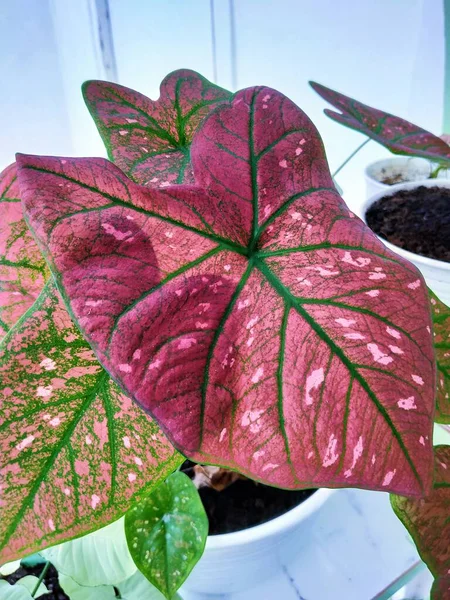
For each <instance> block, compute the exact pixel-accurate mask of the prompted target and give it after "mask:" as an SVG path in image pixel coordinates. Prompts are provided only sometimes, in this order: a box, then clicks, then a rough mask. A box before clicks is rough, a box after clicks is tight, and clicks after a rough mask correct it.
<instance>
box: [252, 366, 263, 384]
mask: <svg viewBox="0 0 450 600" xmlns="http://www.w3.org/2000/svg"><path fill="white" fill-rule="evenodd" d="M263 375H264V369H263V368H262V367H259V368H258V369H257V370H256V372H255V374H254V375H253V377H252V382H253V383H258V381H259V380H260V379H261V377H262V376H263Z"/></svg>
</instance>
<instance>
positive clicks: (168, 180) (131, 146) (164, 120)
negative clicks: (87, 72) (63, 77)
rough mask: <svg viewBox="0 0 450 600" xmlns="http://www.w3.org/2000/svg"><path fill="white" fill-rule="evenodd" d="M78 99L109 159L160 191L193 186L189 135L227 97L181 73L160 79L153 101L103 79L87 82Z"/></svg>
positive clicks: (184, 71) (201, 79) (196, 76)
mask: <svg viewBox="0 0 450 600" xmlns="http://www.w3.org/2000/svg"><path fill="white" fill-rule="evenodd" d="M83 95H84V99H85V101H86V104H87V106H88V108H89V111H90V113H91V115H92V117H93V119H94V121H95V123H96V125H97V128H98V130H99V132H100V135H101V136H102V138H103V141H104V143H105V146H106V148H107V150H108V156H109V158H110V160H112V161H113V162H115V163H116V164H117V165H118V166H119V167H120V168H121V169H122V170H123V171H124V172H125V173H126V174H127V175H128V176H129V177H131V179H133V180H134V181H136V182H137V183H141V184H151V185H153V186H157V187H159V186H163V187H164V186H167V185H169V184H173V183H181V182H185V183H193V174H192V166H191V164H190V160H189V146H190V144H191V141H192V136H193V134H194V132H195V130H196V129H197V127H198V125H199V123H200V122H201V120H202V119H203V118H204V117H205V116H206V115H207V114H208V113H209V112H210V111H211V110H212V109H214V108H215V107H216V106H217V105H218V104H219V103H221V102H224V101H226V100H228V99H229V98H230V96H231V93H230V92H228V91H227V90H224V89H222V88H220V87H218V86H217V85H214V84H213V83H211V82H210V81H208V80H207V79H205V78H204V77H202V76H201V75H199V74H198V73H195V72H194V71H189V70H187V69H182V70H179V71H174V72H173V73H170V74H169V75H167V77H165V79H164V80H163V81H162V83H161V88H160V97H159V99H158V100H156V101H154V100H150V99H149V98H147V97H146V96H144V95H143V94H140V93H139V92H135V91H134V90H130V89H128V88H126V87H123V86H121V85H117V84H115V83H109V82H106V81H87V82H86V83H85V84H84V85H83Z"/></svg>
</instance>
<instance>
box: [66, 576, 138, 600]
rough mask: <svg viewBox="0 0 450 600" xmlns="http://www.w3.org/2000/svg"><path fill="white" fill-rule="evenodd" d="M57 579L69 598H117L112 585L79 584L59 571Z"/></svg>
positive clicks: (110, 599)
mask: <svg viewBox="0 0 450 600" xmlns="http://www.w3.org/2000/svg"><path fill="white" fill-rule="evenodd" d="M58 581H59V585H60V586H61V588H62V589H63V590H64V592H65V593H66V594H67V595H68V596H69V598H70V600H115V599H116V598H117V596H116V592H115V590H114V587H113V586H112V585H96V586H87V585H80V584H79V583H77V582H76V581H74V580H73V579H72V577H69V576H68V575H64V574H63V573H59V575H58ZM143 600H144V599H143Z"/></svg>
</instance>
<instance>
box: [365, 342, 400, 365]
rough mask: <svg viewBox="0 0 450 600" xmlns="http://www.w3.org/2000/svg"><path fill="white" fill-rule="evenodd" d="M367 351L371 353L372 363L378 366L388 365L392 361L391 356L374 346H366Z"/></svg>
mask: <svg viewBox="0 0 450 600" xmlns="http://www.w3.org/2000/svg"><path fill="white" fill-rule="evenodd" d="M367 350H369V352H370V353H371V355H372V357H373V359H374V361H375V362H377V363H380V365H389V364H390V363H391V362H392V361H393V360H394V359H393V358H392V356H388V355H387V354H385V353H384V352H383V351H382V350H380V349H379V348H378V346H377V345H376V344H373V343H371V344H367Z"/></svg>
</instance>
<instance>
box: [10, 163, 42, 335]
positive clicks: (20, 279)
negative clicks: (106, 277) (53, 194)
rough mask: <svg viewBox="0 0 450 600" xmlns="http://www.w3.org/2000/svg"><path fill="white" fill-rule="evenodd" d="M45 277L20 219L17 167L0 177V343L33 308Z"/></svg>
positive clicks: (35, 251) (38, 252)
mask: <svg viewBox="0 0 450 600" xmlns="http://www.w3.org/2000/svg"><path fill="white" fill-rule="evenodd" d="M47 276H48V271H47V269H46V265H45V260H44V258H43V257H42V255H41V253H40V251H39V249H38V247H37V245H36V243H35V241H34V239H33V236H32V235H31V233H30V231H29V229H28V227H27V225H26V223H25V221H24V219H23V215H22V205H21V203H20V197H19V184H18V181H17V174H16V165H15V164H12V165H10V166H9V167H7V168H6V169H5V170H4V171H3V172H2V173H0V339H1V338H2V337H3V336H4V335H5V333H6V332H7V331H8V330H9V328H10V327H11V326H12V325H14V323H15V322H16V321H17V320H18V319H19V317H21V316H22V315H23V313H24V312H25V311H26V310H27V309H28V308H29V307H30V306H31V305H32V304H33V302H34V301H35V300H36V298H37V296H38V294H39V292H40V291H41V289H42V288H43V286H44V281H45V279H46V278H47Z"/></svg>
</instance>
